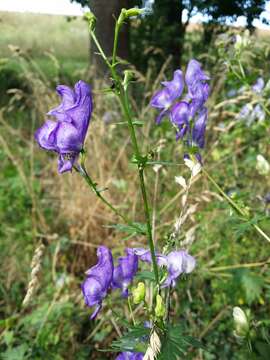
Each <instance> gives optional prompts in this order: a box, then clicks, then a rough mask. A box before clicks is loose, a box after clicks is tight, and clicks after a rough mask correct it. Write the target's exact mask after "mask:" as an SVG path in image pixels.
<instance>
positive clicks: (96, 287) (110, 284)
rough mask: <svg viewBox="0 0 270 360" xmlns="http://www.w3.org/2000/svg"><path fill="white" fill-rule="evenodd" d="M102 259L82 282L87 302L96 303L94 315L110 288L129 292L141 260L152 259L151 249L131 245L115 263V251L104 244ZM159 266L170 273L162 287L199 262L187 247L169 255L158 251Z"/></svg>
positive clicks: (173, 281) (101, 247)
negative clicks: (187, 250) (115, 264)
mask: <svg viewBox="0 0 270 360" xmlns="http://www.w3.org/2000/svg"><path fill="white" fill-rule="evenodd" d="M97 256H98V263H97V264H96V265H95V266H93V267H91V268H90V269H89V270H88V271H86V275H87V278H86V280H85V281H84V282H83V284H82V292H83V296H84V299H85V303H86V305H87V306H89V307H92V306H95V310H94V312H93V314H92V315H91V319H94V318H95V317H96V316H97V314H98V313H99V311H100V309H101V306H102V300H103V299H104V298H105V297H106V295H107V293H108V291H109V289H120V290H121V292H122V296H123V297H127V296H128V286H129V285H130V284H131V282H132V280H133V278H134V276H135V275H136V273H137V271H138V260H139V259H140V260H141V261H143V262H147V263H151V262H152V261H151V254H150V250H146V249H143V248H135V249H131V248H127V249H126V256H123V257H120V258H119V259H118V265H117V266H114V263H113V257H112V253H111V251H110V250H109V249H108V248H107V247H105V246H100V247H99V248H98V250H97ZM156 258H157V263H158V266H160V267H162V266H164V267H165V268H166V269H167V273H168V275H167V277H166V279H165V281H164V282H163V283H162V284H161V286H162V287H168V286H175V284H176V279H177V278H178V277H179V276H180V275H181V274H189V273H191V272H192V271H193V270H194V268H195V265H196V261H195V259H194V258H193V257H192V256H191V255H189V254H188V253H187V252H186V251H184V250H181V251H172V252H170V253H169V254H168V255H162V254H156Z"/></svg>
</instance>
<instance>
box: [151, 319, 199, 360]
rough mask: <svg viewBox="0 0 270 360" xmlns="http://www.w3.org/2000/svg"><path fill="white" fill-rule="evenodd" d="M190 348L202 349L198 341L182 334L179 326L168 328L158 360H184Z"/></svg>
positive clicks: (181, 328)
mask: <svg viewBox="0 0 270 360" xmlns="http://www.w3.org/2000/svg"><path fill="white" fill-rule="evenodd" d="M190 347H193V348H198V349H200V348H204V347H203V345H202V344H201V342H200V341H198V340H197V339H195V338H193V337H191V336H185V335H184V334H183V327H182V326H180V325H176V326H169V327H168V328H167V329H166V333H165V336H164V339H163V341H162V347H161V354H160V355H159V357H158V360H178V359H181V358H186V356H187V351H188V349H189V348H190Z"/></svg>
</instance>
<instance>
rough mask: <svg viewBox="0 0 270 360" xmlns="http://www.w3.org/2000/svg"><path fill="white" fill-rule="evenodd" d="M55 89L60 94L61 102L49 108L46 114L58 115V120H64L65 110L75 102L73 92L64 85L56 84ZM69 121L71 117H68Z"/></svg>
mask: <svg viewBox="0 0 270 360" xmlns="http://www.w3.org/2000/svg"><path fill="white" fill-rule="evenodd" d="M56 91H57V92H58V94H59V95H60V97H61V99H62V102H61V104H60V105H59V106H57V107H56V108H54V109H52V110H50V111H49V112H48V115H52V116H56V117H58V120H60V121H63V120H66V116H65V111H66V110H68V109H70V108H71V107H72V106H73V105H74V103H75V93H74V91H73V90H72V89H70V88H69V87H68V86H66V85H58V86H57V87H56ZM69 120H70V121H71V119H69Z"/></svg>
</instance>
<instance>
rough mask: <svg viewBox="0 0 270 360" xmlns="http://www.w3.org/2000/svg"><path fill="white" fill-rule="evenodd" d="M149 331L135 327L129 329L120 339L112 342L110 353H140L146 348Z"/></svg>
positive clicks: (141, 326)
mask: <svg viewBox="0 0 270 360" xmlns="http://www.w3.org/2000/svg"><path fill="white" fill-rule="evenodd" d="M149 334H150V329H149V328H146V327H145V326H143V325H136V326H133V327H131V328H130V329H129V331H128V332H127V333H125V334H124V335H123V336H122V337H121V338H119V339H118V340H115V341H113V342H112V351H119V352H122V351H139V350H140V351H141V350H142V349H144V348H146V342H147V341H148V337H149Z"/></svg>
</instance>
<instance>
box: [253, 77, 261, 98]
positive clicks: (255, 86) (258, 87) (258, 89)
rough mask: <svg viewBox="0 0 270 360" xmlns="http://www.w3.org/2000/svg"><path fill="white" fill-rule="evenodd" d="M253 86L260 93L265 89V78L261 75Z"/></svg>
mask: <svg viewBox="0 0 270 360" xmlns="http://www.w3.org/2000/svg"><path fill="white" fill-rule="evenodd" d="M251 88H252V90H253V91H254V92H255V93H257V94H260V93H261V92H262V91H263V88H264V80H263V78H262V77H259V78H258V79H257V80H256V82H255V84H254V85H253V86H252V87H251Z"/></svg>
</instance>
